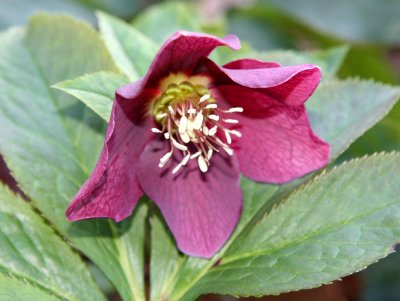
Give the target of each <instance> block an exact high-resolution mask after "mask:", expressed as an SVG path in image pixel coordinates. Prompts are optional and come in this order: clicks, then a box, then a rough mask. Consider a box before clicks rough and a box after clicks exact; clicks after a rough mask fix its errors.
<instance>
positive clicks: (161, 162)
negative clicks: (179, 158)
mask: <svg viewBox="0 0 400 301" xmlns="http://www.w3.org/2000/svg"><path fill="white" fill-rule="evenodd" d="M171 156H172V152H168V153H166V154H165V155H164V156H162V157H161V159H160V163H159V164H158V167H160V168H161V167H163V166H164V165H165V163H167V162H168V160H169V159H170V158H171Z"/></svg>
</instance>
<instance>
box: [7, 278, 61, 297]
mask: <svg viewBox="0 0 400 301" xmlns="http://www.w3.org/2000/svg"><path fill="white" fill-rule="evenodd" d="M0 300H2V301H26V300H29V301H60V300H63V299H59V298H57V297H56V296H53V295H51V294H50V293H46V292H44V291H42V290H40V289H39V288H37V287H35V286H33V285H30V284H29V283H27V282H26V281H24V280H18V279H15V278H9V277H4V276H2V275H0Z"/></svg>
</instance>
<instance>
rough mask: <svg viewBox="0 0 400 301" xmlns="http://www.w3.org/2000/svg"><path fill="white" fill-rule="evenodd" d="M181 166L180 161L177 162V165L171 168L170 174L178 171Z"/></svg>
mask: <svg viewBox="0 0 400 301" xmlns="http://www.w3.org/2000/svg"><path fill="white" fill-rule="evenodd" d="M182 166H183V164H182V162H181V163H179V164H178V165H177V166H175V167H174V169H173V170H172V174H173V175H174V174H176V173H177V172H178V170H179V169H181V167H182Z"/></svg>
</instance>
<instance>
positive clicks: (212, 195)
mask: <svg viewBox="0 0 400 301" xmlns="http://www.w3.org/2000/svg"><path fill="white" fill-rule="evenodd" d="M168 151H169V149H168V144H167V143H165V142H160V141H158V140H157V141H154V142H152V143H150V144H149V145H147V146H146V148H145V150H144V151H143V153H142V156H141V158H140V163H139V182H140V185H141V187H142V188H143V190H144V191H145V192H146V193H147V194H148V195H149V197H150V198H151V199H152V200H153V201H154V202H155V203H156V204H157V205H158V207H159V208H160V210H161V212H162V214H163V216H164V218H165V220H166V222H167V224H168V226H169V228H170V229H171V231H172V233H173V235H174V237H175V239H176V241H177V245H178V248H179V249H180V250H181V251H182V252H184V253H186V254H189V255H192V256H199V257H205V258H209V257H212V256H213V255H214V254H215V253H216V252H217V251H218V250H219V249H220V248H221V247H222V245H223V244H224V243H225V241H226V240H227V239H228V237H229V236H230V234H231V233H232V231H233V229H234V227H235V225H236V224H237V222H238V220H239V217H240V213H241V210H242V193H241V190H240V178H239V171H238V166H237V163H236V159H235V158H234V157H229V158H226V157H224V156H223V155H222V154H215V155H214V156H213V157H212V159H211V165H210V168H209V170H208V171H207V172H206V173H201V172H200V170H199V168H198V166H197V160H190V161H189V162H188V164H187V165H186V166H184V167H182V169H181V170H180V171H179V172H178V173H177V174H175V175H173V174H172V172H171V170H172V168H174V167H175V166H176V163H177V162H176V159H175V158H174V160H175V162H171V163H169V164H170V165H167V166H165V167H164V168H159V167H158V162H159V160H160V158H161V157H162V155H163V154H165V153H166V152H168ZM171 160H172V159H171Z"/></svg>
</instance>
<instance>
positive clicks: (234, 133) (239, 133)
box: [230, 130, 242, 138]
mask: <svg viewBox="0 0 400 301" xmlns="http://www.w3.org/2000/svg"><path fill="white" fill-rule="evenodd" d="M230 133H231V134H232V135H235V136H236V137H239V138H240V137H242V133H241V132H238V131H236V130H230Z"/></svg>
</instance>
